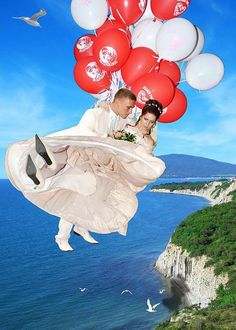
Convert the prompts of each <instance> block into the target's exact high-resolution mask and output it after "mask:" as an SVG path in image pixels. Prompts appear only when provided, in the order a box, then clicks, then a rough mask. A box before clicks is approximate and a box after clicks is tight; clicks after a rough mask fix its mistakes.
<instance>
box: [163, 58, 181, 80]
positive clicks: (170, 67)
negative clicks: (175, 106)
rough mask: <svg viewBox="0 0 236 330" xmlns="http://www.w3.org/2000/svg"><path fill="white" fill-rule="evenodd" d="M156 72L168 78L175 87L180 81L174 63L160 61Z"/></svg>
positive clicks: (177, 69)
mask: <svg viewBox="0 0 236 330" xmlns="http://www.w3.org/2000/svg"><path fill="white" fill-rule="evenodd" d="M158 72H160V73H163V74H164V75H166V76H167V77H169V78H170V79H171V80H172V81H173V83H174V84H175V85H176V86H177V85H178V83H179V81H180V75H181V72H180V69H179V67H178V65H177V64H176V63H175V62H170V61H165V60H162V61H161V62H160V65H159V69H158Z"/></svg>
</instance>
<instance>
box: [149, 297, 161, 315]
mask: <svg viewBox="0 0 236 330" xmlns="http://www.w3.org/2000/svg"><path fill="white" fill-rule="evenodd" d="M158 305H160V303H157V304H155V305H151V301H150V299H149V298H148V299H147V306H148V309H147V312H149V313H155V312H156V310H155V309H156V307H157V306H158Z"/></svg>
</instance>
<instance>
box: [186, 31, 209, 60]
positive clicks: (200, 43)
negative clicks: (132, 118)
mask: <svg viewBox="0 0 236 330" xmlns="http://www.w3.org/2000/svg"><path fill="white" fill-rule="evenodd" d="M196 28H197V33H198V36H197V44H196V46H195V48H194V49H193V51H192V53H191V54H190V55H189V56H188V57H186V58H185V59H184V60H183V61H184V62H186V61H190V60H191V59H192V58H194V57H195V56H197V55H198V54H200V53H201V51H202V49H203V46H204V34H203V33H202V31H201V30H200V29H199V27H197V26H196Z"/></svg>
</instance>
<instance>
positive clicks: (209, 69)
mask: <svg viewBox="0 0 236 330" xmlns="http://www.w3.org/2000/svg"><path fill="white" fill-rule="evenodd" d="M223 75H224V64H223V62H222V61H221V59H220V58H219V57H218V56H216V55H214V54H209V53H205V54H200V55H197V56H196V57H194V58H193V59H192V60H191V61H190V62H189V63H188V64H187V66H186V70H185V79H186V80H187V82H188V84H189V85H190V86H191V87H193V88H196V89H199V90H208V89H211V88H213V87H215V86H216V85H218V84H219V82H220V81H221V79H222V77H223Z"/></svg>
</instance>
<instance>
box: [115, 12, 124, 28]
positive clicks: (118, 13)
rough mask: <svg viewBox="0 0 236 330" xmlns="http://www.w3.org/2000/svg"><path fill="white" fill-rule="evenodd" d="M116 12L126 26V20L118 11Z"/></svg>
mask: <svg viewBox="0 0 236 330" xmlns="http://www.w3.org/2000/svg"><path fill="white" fill-rule="evenodd" d="M116 12H117V13H118V15H119V16H120V18H121V20H122V21H123V23H124V24H125V25H126V22H125V20H124V18H123V17H122V16H121V14H120V12H119V10H118V9H116Z"/></svg>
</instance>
